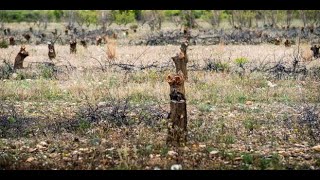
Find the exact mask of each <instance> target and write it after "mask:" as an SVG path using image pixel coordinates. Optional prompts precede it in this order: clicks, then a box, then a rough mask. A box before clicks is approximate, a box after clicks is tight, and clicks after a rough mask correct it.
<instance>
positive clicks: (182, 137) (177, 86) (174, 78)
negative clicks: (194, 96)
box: [167, 71, 187, 146]
mask: <svg viewBox="0 0 320 180" xmlns="http://www.w3.org/2000/svg"><path fill="white" fill-rule="evenodd" d="M167 82H168V83H169V85H170V114H169V122H168V136H167V144H168V145H174V146H179V145H181V144H184V143H186V141H187V103H186V98H185V89H184V76H183V73H182V72H181V71H179V73H178V74H175V75H168V77H167Z"/></svg>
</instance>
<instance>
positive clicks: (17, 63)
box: [13, 45, 29, 69]
mask: <svg viewBox="0 0 320 180" xmlns="http://www.w3.org/2000/svg"><path fill="white" fill-rule="evenodd" d="M27 56H29V53H28V52H27V51H26V47H25V46H24V45H23V46H21V48H20V51H19V53H18V54H17V56H16V58H15V60H14V66H13V68H14V69H23V61H24V58H26V57H27Z"/></svg>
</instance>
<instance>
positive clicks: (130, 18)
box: [112, 10, 135, 25]
mask: <svg viewBox="0 0 320 180" xmlns="http://www.w3.org/2000/svg"><path fill="white" fill-rule="evenodd" d="M112 15H113V18H114V21H115V23H116V24H124V25H127V24H129V23H133V22H135V14H134V12H133V11H119V10H115V11H113V12H112Z"/></svg>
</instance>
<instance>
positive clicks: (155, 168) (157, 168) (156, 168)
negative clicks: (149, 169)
mask: <svg viewBox="0 0 320 180" xmlns="http://www.w3.org/2000/svg"><path fill="white" fill-rule="evenodd" d="M153 170H161V169H160V168H159V167H154V169H153Z"/></svg>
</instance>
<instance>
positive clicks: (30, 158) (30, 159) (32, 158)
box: [26, 157, 35, 162]
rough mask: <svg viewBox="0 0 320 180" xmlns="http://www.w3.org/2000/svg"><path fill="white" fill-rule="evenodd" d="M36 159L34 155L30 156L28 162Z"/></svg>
mask: <svg viewBox="0 0 320 180" xmlns="http://www.w3.org/2000/svg"><path fill="white" fill-rule="evenodd" d="M34 160H35V158H34V157H29V158H28V159H27V160H26V162H32V161H34Z"/></svg>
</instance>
